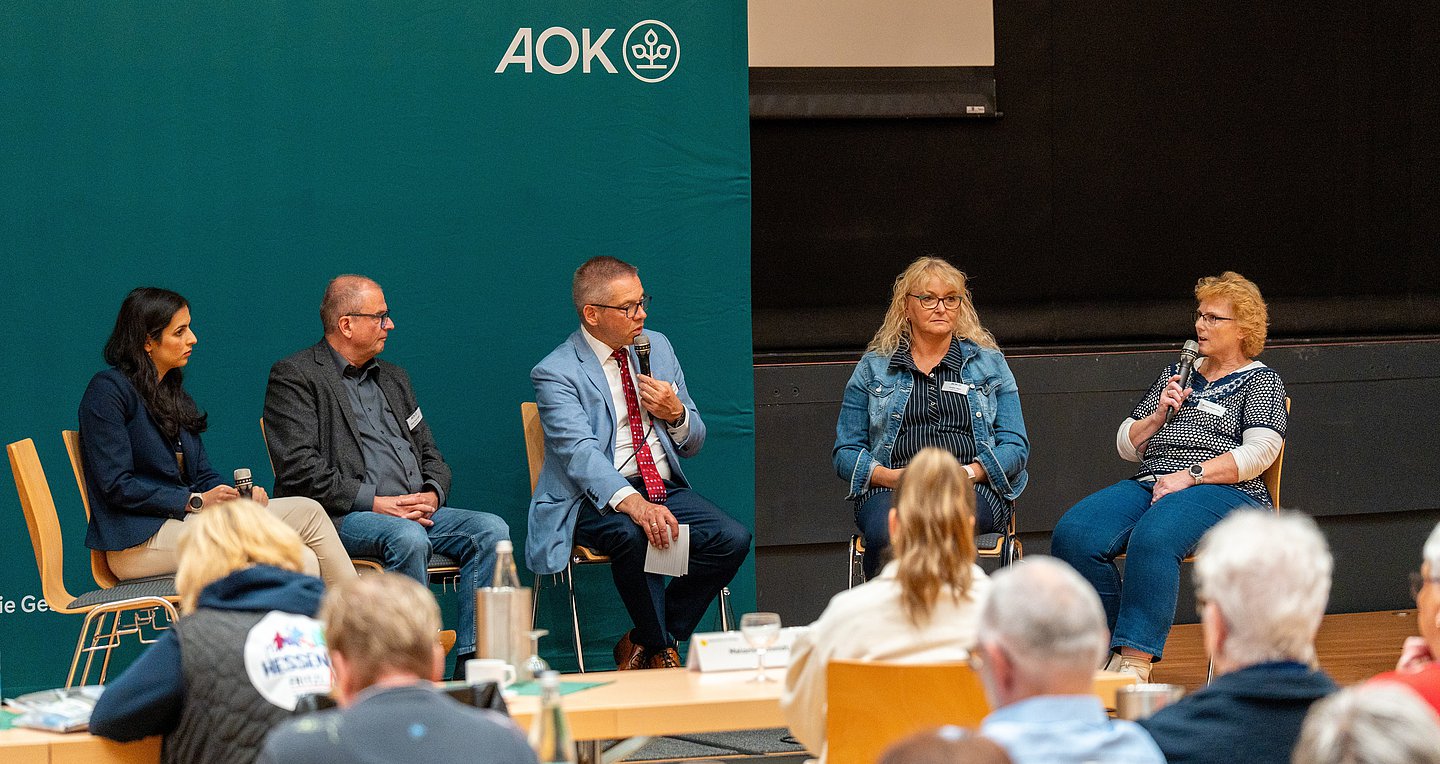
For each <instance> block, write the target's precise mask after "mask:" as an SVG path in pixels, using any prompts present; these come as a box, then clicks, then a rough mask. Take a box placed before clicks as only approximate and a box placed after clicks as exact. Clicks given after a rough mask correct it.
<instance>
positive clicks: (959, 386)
mask: <svg viewBox="0 0 1440 764" xmlns="http://www.w3.org/2000/svg"><path fill="white" fill-rule="evenodd" d="M940 389H941V390H943V391H945V392H947V393H960V394H961V395H965V394H967V393H969V392H970V386H969V385H967V384H965V383H964V382H955V381H950V382H945V383H943V384H941V385H940Z"/></svg>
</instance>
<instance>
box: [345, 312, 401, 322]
mask: <svg viewBox="0 0 1440 764" xmlns="http://www.w3.org/2000/svg"><path fill="white" fill-rule="evenodd" d="M345 315H347V316H363V317H365V318H373V319H375V320H376V321H379V322H380V325H381V326H384V325H385V322H386V321H389V320H390V311H388V310H385V311H381V312H379V313H346V314H345Z"/></svg>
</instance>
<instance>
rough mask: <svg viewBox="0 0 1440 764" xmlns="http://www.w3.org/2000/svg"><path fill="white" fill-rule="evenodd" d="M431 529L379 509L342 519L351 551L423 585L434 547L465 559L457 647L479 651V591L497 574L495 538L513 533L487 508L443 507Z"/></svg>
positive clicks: (343, 534)
mask: <svg viewBox="0 0 1440 764" xmlns="http://www.w3.org/2000/svg"><path fill="white" fill-rule="evenodd" d="M430 519H431V520H433V521H434V522H435V524H434V525H432V526H430V527H429V528H426V527H425V526H423V525H421V524H420V523H417V522H415V521H414V520H406V519H404V518H401V517H393V516H391V515H382V514H379V513H377V512H351V513H350V514H348V515H345V517H344V518H342V519H341V520H340V542H341V543H342V544H344V545H345V550H346V551H347V552H349V553H350V554H352V555H359V556H363V557H377V558H379V559H380V561H381V563H382V564H383V565H384V566H385V569H386V570H393V571H395V572H397V573H403V574H405V575H407V576H409V577H411V578H413V579H415V580H416V581H419V582H420V583H422V584H428V583H429V581H430V576H429V575H428V574H426V572H425V568H426V566H428V565H429V564H430V552H431V551H432V550H433V551H436V552H439V553H440V554H443V555H445V556H447V557H453V558H454V559H455V560H456V561H457V562H459V563H460V580H459V582H458V583H457V584H456V586H455V590H456V593H457V594H458V595H459V597H458V599H459V600H460V602H459V606H458V610H459V621H460V622H459V623H458V624H457V625H456V638H455V652H456V654H458V655H463V654H465V653H473V652H475V590H476V589H478V588H480V587H482V586H489V585H490V577H491V576H492V575H494V573H495V542H497V541H500V540H501V539H508V538H510V527H509V526H507V525H506V524H505V521H504V520H501V519H500V518H498V517H496V516H495V515H492V514H488V513H485V512H472V511H470V510H468V509H457V508H455V507H441V508H440V509H438V510H436V511H435V514H433V515H431V516H430Z"/></svg>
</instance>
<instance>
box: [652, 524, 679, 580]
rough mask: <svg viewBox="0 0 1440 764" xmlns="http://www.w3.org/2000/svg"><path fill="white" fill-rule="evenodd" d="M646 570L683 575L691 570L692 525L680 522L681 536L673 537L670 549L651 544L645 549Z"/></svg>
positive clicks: (664, 574)
mask: <svg viewBox="0 0 1440 764" xmlns="http://www.w3.org/2000/svg"><path fill="white" fill-rule="evenodd" d="M645 572H646V573H659V574H660V575H662V576H683V575H685V574H686V573H689V572H690V526H689V525H687V524H685V523H681V524H680V538H678V539H671V541H670V548H669V549H661V548H659V547H657V546H655V545H654V544H651V545H650V547H649V549H647V550H646V551H645Z"/></svg>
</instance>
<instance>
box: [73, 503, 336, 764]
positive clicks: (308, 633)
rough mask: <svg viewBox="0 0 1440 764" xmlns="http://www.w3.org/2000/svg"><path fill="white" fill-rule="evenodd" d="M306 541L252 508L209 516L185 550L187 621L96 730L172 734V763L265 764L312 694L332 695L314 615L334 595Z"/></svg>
mask: <svg viewBox="0 0 1440 764" xmlns="http://www.w3.org/2000/svg"><path fill="white" fill-rule="evenodd" d="M304 548H305V547H304V546H303V545H302V544H301V541H300V536H299V535H298V534H296V532H295V531H294V530H292V529H291V528H290V527H289V526H287V525H285V523H283V522H281V521H280V520H279V519H277V518H276V517H275V516H273V515H271V514H270V513H269V512H267V511H265V509H264V508H262V507H261V506H260V505H259V504H256V503H255V502H252V501H245V500H240V501H231V502H226V503H224V504H220V505H217V506H215V507H213V508H207V509H206V510H205V511H204V512H202V513H200V514H198V515H196V516H195V517H193V518H191V519H190V520H189V521H187V522H186V523H185V529H184V531H183V533H182V534H181V536H180V539H179V542H178V553H179V569H178V571H177V572H176V575H175V588H176V590H177V591H178V592H179V594H180V612H181V614H182V616H181V618H180V620H179V621H178V622H177V623H175V624H173V625H172V626H171V628H170V629H169V630H167V631H165V632H164V633H163V634H162V635H161V637H160V639H159V641H157V642H156V643H155V644H154V645H152V646H151V647H150V649H149V650H147V651H146V652H145V653H143V654H142V655H141V656H140V657H139V658H138V659H137V660H136V661H135V663H133V664H132V665H131V666H130V668H128V669H126V671H125V673H123V674H121V675H120V677H119V678H117V679H116V680H115V681H113V682H111V683H110V684H109V685H108V686H107V687H106V688H105V693H104V694H103V695H102V696H101V697H100V700H99V702H97V703H96V704H95V711H94V713H93V714H92V715H91V717H90V731H91V732H93V733H94V734H96V735H100V736H102V737H107V738H110V739H112V740H120V741H128V740H138V739H140V738H142V737H147V736H150V735H164V736H165V740H164V745H163V749H162V756H161V758H162V760H163V761H165V762H212V761H225V762H249V761H254V759H255V757H256V755H257V754H258V753H259V749H260V745H261V743H263V742H264V740H265V735H266V733H268V732H269V731H270V729H271V728H272V727H274V726H276V725H277V724H279V723H280V722H282V721H284V720H285V719H286V718H288V717H289V716H290V713H291V712H292V711H294V709H295V705H296V701H297V700H298V699H299V698H300V696H302V695H308V694H313V693H325V692H328V691H329V689H330V658H329V656H328V654H327V653H326V649H325V636H324V632H323V630H322V628H321V625H320V622H319V621H316V620H315V619H314V618H313V616H314V615H315V613H316V611H318V610H319V607H320V597H321V595H322V594H324V590H325V586H324V584H323V583H322V582H321V581H320V579H318V578H315V577H313V576H307V575H305V574H303V573H301V572H300V571H301V569H302V559H303V550H304Z"/></svg>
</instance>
